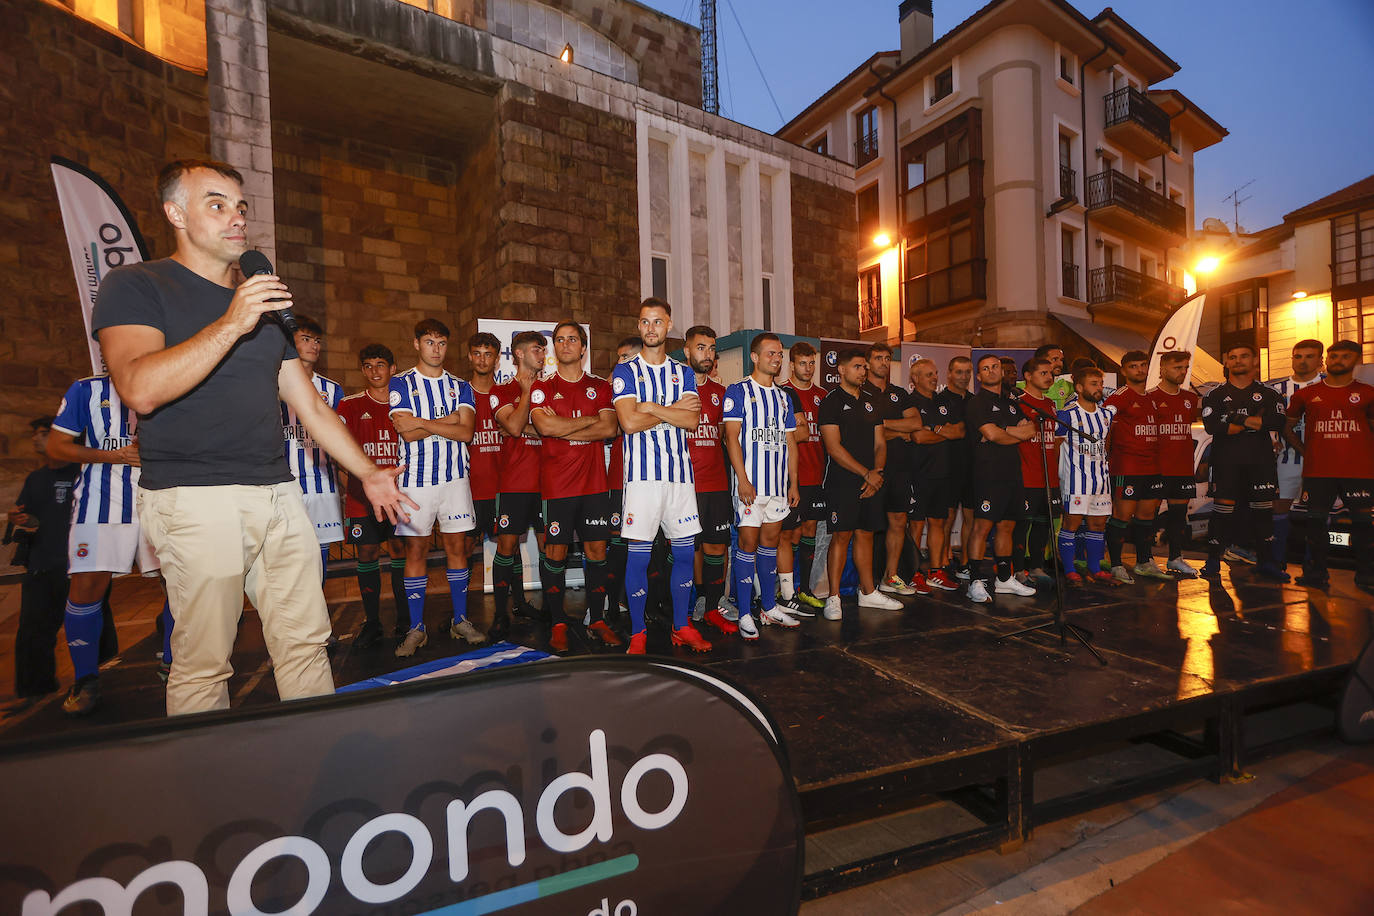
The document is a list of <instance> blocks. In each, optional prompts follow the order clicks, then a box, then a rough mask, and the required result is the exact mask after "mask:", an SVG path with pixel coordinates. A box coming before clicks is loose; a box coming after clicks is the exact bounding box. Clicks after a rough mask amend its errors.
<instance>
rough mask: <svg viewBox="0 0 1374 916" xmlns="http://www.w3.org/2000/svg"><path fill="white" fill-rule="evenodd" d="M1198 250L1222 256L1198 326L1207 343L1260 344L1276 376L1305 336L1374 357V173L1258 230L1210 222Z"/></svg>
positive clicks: (1373, 360)
mask: <svg viewBox="0 0 1374 916" xmlns="http://www.w3.org/2000/svg"><path fill="white" fill-rule="evenodd" d="M1212 222H1213V221H1212V220H1208V223H1212ZM1189 257H1190V259H1191V258H1194V257H1195V258H1196V259H1198V260H1201V259H1202V258H1208V257H1210V258H1216V260H1217V267H1216V269H1215V270H1214V271H1212V272H1211V273H1209V274H1207V275H1206V276H1204V277H1199V281H1198V282H1199V283H1200V284H1202V286H1203V287H1204V288H1205V290H1206V292H1207V303H1206V305H1205V307H1204V309H1203V317H1202V326H1201V328H1200V329H1199V331H1198V344H1199V346H1201V347H1203V348H1204V349H1207V350H1210V351H1212V352H1221V350H1223V349H1224V348H1225V347H1227V346H1229V345H1231V344H1232V343H1238V342H1244V343H1249V344H1252V345H1254V346H1255V347H1257V348H1258V349H1259V351H1260V354H1261V357H1262V358H1263V361H1264V368H1265V370H1266V371H1265V374H1266V376H1279V375H1284V374H1286V373H1288V372H1289V371H1290V370H1291V366H1290V362H1289V358H1290V356H1291V353H1292V348H1293V344H1295V343H1297V342H1298V341H1299V340H1305V339H1307V338H1314V339H1316V340H1320V341H1323V342H1325V343H1330V342H1331V341H1333V340H1339V339H1348V340H1353V341H1355V342H1357V343H1359V344H1360V345H1361V347H1362V348H1363V350H1364V362H1365V363H1366V364H1367V365H1374V175H1370V176H1369V177H1368V178H1365V179H1363V180H1361V181H1357V182H1355V183H1354V184H1352V185H1349V186H1347V187H1344V188H1341V189H1340V190H1339V191H1335V192H1333V193H1331V194H1328V195H1326V196H1325V197H1322V198H1320V199H1318V200H1315V201H1313V202H1312V203H1310V204H1307V205H1306V206H1303V207H1299V208H1298V209H1297V210H1294V211H1293V212H1292V213H1289V214H1287V215H1286V216H1284V218H1283V222H1282V223H1279V224H1278V225H1277V226H1271V227H1270V228H1268V229H1263V230H1260V231H1259V232H1256V233H1253V234H1249V235H1242V236H1230V237H1227V236H1225V235H1222V236H1219V237H1218V236H1216V235H1214V234H1209V233H1206V232H1205V231H1204V232H1203V233H1201V234H1200V235H1199V237H1198V238H1196V239H1194V240H1193V241H1192V243H1191V245H1190V250H1189Z"/></svg>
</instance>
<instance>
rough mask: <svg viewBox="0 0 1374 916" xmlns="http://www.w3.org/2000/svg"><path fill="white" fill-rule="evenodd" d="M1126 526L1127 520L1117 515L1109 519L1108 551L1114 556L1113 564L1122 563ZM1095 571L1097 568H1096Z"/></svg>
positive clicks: (1118, 564)
mask: <svg viewBox="0 0 1374 916" xmlns="http://www.w3.org/2000/svg"><path fill="white" fill-rule="evenodd" d="M1126 527H1127V525H1126V522H1125V521H1124V520H1122V519H1119V518H1117V517H1116V516H1112V517H1111V518H1109V519H1107V532H1106V539H1107V553H1108V554H1109V555H1110V556H1111V558H1112V565H1113V566H1120V565H1122V561H1121V548H1122V547H1124V546H1125V545H1126ZM1093 572H1097V570H1095V569H1094V570H1093Z"/></svg>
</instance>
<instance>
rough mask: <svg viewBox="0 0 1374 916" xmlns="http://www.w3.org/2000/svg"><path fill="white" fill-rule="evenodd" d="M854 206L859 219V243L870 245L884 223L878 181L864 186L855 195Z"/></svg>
mask: <svg viewBox="0 0 1374 916" xmlns="http://www.w3.org/2000/svg"><path fill="white" fill-rule="evenodd" d="M854 208H855V211H856V214H855V215H856V217H857V219H858V221H859V245H860V247H862V246H865V245H868V244H869V243H870V242H871V241H872V240H873V237H874V236H875V235H877V234H878V229H879V228H880V227H881V225H882V213H881V210H880V209H879V204H878V183H877V182H876V181H875V182H873V184H871V185H869V186H868V187H866V188H863V189H862V190H860V191H859V193H857V194H855V195H854Z"/></svg>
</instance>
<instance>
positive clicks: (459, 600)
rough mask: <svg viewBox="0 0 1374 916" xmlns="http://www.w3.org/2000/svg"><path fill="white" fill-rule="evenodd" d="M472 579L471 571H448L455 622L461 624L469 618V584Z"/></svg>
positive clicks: (449, 597)
mask: <svg viewBox="0 0 1374 916" xmlns="http://www.w3.org/2000/svg"><path fill="white" fill-rule="evenodd" d="M471 579H472V570H470V569H450V570H449V571H448V600H449V602H450V603H451V604H452V605H453V622H454V623H460V622H461V621H464V620H467V617H468V582H469V581H471Z"/></svg>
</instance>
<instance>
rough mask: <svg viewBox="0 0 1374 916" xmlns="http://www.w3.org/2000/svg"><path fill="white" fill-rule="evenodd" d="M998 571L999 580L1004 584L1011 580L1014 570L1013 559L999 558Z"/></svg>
mask: <svg viewBox="0 0 1374 916" xmlns="http://www.w3.org/2000/svg"><path fill="white" fill-rule="evenodd" d="M996 569H997V578H998V579H1000V580H1001V581H1003V582H1005V581H1007V580H1008V579H1010V578H1011V570H1012V565H1011V557H998V558H997V567H996Z"/></svg>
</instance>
